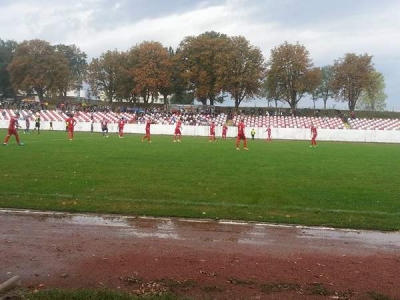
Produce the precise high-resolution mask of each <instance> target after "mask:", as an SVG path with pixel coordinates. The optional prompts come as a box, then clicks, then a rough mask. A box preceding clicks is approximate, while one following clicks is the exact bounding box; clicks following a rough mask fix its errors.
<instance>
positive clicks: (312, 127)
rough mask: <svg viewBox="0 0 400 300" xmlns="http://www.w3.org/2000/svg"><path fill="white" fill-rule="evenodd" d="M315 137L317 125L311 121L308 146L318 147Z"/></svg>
mask: <svg viewBox="0 0 400 300" xmlns="http://www.w3.org/2000/svg"><path fill="white" fill-rule="evenodd" d="M316 139H317V127H315V126H314V124H313V123H311V145H310V147H318V145H317V141H316Z"/></svg>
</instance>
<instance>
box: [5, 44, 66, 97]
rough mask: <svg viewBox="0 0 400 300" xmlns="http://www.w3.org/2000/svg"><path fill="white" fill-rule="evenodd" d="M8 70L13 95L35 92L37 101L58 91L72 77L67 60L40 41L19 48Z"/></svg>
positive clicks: (21, 45)
mask: <svg viewBox="0 0 400 300" xmlns="http://www.w3.org/2000/svg"><path fill="white" fill-rule="evenodd" d="M8 70H9V72H10V76H11V77H10V78H11V84H12V85H13V88H14V90H15V91H23V92H25V93H27V94H29V93H31V92H32V91H34V92H36V94H37V95H38V97H39V99H40V101H43V100H44V96H45V94H46V93H49V92H51V93H55V92H56V91H61V90H62V89H63V88H64V87H65V86H67V85H68V78H70V76H71V71H70V68H69V63H68V60H67V59H66V58H65V57H64V55H63V54H62V53H59V52H57V51H55V49H54V47H52V46H51V45H50V44H49V43H48V42H46V41H43V40H30V41H24V42H22V43H21V44H19V45H18V47H17V49H16V52H15V56H14V58H13V60H12V62H11V63H10V65H9V66H8Z"/></svg>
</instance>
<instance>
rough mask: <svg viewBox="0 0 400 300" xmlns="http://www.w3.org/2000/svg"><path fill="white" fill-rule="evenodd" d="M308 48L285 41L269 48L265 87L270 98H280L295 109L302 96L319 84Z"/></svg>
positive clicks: (316, 70)
mask: <svg viewBox="0 0 400 300" xmlns="http://www.w3.org/2000/svg"><path fill="white" fill-rule="evenodd" d="M317 73H318V69H317V68H314V67H313V63H312V61H311V59H310V58H309V52H308V50H307V49H306V48H305V47H304V46H303V45H300V44H299V43H297V44H295V45H293V44H289V43H288V42H285V43H284V44H282V45H280V46H278V47H275V48H274V49H272V50H271V57H270V60H269V62H268V70H267V89H268V94H269V96H270V97H271V98H272V99H281V100H283V101H285V102H286V103H288V104H289V105H290V108H291V109H292V111H296V108H297V104H298V102H299V101H300V100H301V99H302V97H303V96H304V95H305V94H306V93H309V94H311V93H312V92H313V91H314V90H315V89H316V87H317V86H318V84H319V81H318V78H319V76H318V74H317Z"/></svg>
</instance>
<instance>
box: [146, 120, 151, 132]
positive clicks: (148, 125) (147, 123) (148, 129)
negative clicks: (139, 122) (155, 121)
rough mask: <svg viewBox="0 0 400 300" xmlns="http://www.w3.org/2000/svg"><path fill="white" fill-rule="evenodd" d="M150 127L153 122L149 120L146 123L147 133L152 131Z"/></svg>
mask: <svg viewBox="0 0 400 300" xmlns="http://www.w3.org/2000/svg"><path fill="white" fill-rule="evenodd" d="M150 125H151V121H150V120H147V121H146V131H150Z"/></svg>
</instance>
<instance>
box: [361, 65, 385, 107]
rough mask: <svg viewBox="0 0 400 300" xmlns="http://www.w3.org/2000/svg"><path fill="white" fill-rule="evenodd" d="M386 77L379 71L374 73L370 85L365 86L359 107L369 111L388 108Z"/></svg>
mask: <svg viewBox="0 0 400 300" xmlns="http://www.w3.org/2000/svg"><path fill="white" fill-rule="evenodd" d="M385 88H386V84H385V78H384V77H383V75H382V74H381V73H379V72H376V71H375V72H373V73H372V79H371V82H370V85H369V86H368V87H367V88H365V89H364V90H363V91H362V92H361V95H360V98H359V101H358V102H357V106H356V107H357V108H359V109H363V110H369V111H383V110H385V108H386V103H385V100H386V99H387V95H386V94H385Z"/></svg>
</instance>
